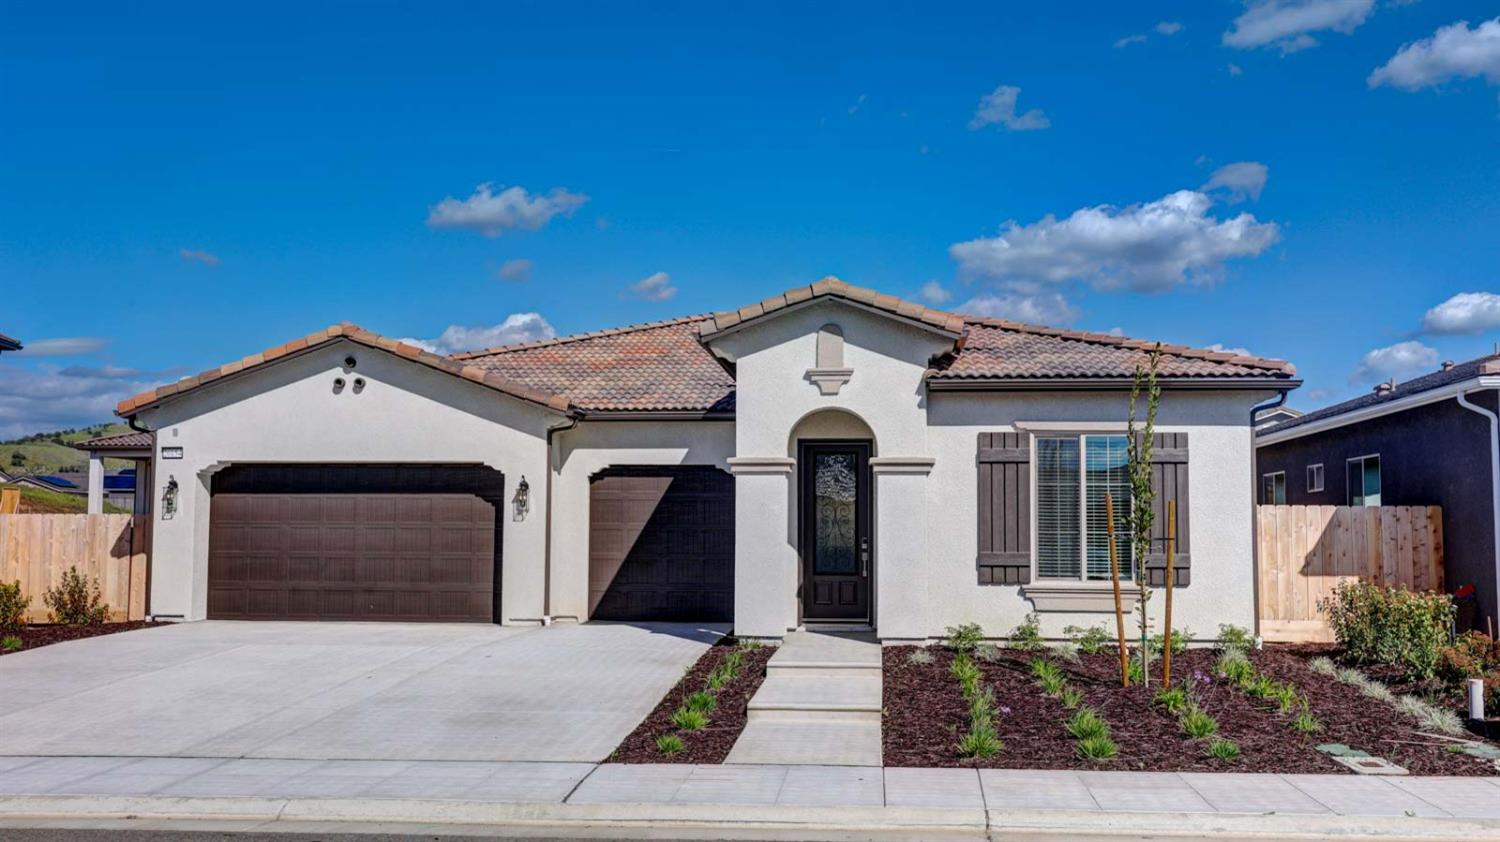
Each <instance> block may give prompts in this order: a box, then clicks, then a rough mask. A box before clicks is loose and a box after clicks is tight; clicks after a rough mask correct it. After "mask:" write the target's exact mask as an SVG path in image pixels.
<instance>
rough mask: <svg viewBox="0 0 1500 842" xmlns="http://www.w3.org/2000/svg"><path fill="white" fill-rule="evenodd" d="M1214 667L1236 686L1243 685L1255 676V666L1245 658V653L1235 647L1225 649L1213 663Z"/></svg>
mask: <svg viewBox="0 0 1500 842" xmlns="http://www.w3.org/2000/svg"><path fill="white" fill-rule="evenodd" d="M1214 669H1215V670H1217V671H1218V673H1219V675H1222V676H1224V679H1225V680H1226V681H1228V682H1229V683H1231V684H1234V685H1236V686H1238V687H1244V686H1245V685H1247V684H1249V683H1250V681H1251V680H1252V679H1254V678H1255V667H1253V666H1251V665H1250V661H1249V660H1248V659H1247V658H1245V654H1244V653H1243V652H1240V651H1239V650H1236V649H1229V650H1225V652H1224V654H1223V655H1220V656H1219V660H1218V661H1216V662H1215V663H1214Z"/></svg>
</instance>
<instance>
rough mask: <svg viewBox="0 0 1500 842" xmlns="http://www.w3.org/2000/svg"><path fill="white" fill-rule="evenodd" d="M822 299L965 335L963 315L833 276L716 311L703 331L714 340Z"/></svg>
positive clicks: (707, 339) (949, 334) (708, 339)
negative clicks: (734, 307)
mask: <svg viewBox="0 0 1500 842" xmlns="http://www.w3.org/2000/svg"><path fill="white" fill-rule="evenodd" d="M821 300H833V301H839V302H843V303H845V304H850V305H853V306H855V307H859V308H861V309H864V310H867V311H869V312H872V313H875V314H876V315H879V316H885V317H886V318H891V319H897V320H899V321H903V322H906V323H907V324H911V325H914V326H916V327H919V328H922V329H924V330H928V331H932V332H935V333H939V334H942V335H944V336H947V337H950V338H952V339H957V338H958V337H959V336H961V335H963V331H964V319H963V316H959V315H955V314H953V313H947V312H944V311H942V310H934V309H932V308H931V307H924V306H922V305H921V304H917V303H915V302H911V301H905V300H902V299H900V298H897V297H896V296H894V295H884V294H882V293H878V292H876V291H875V290H872V289H865V288H864V287H857V286H853V285H851V284H847V283H844V282H843V281H841V280H839V279H838V278H835V277H832V276H829V277H826V278H823V279H822V280H820V281H816V282H814V283H812V284H809V285H807V286H800V287H793V288H792V289H789V290H787V291H786V292H783V293H781V294H780V295H773V296H771V297H770V298H767V299H765V300H763V301H760V302H757V303H755V304H751V305H749V306H747V307H741V308H739V309H738V310H726V311H723V312H719V313H714V314H713V317H712V320H711V321H710V322H709V323H707V324H705V325H704V326H703V328H701V330H700V331H699V333H700V335H701V336H702V338H703V341H705V342H712V341H714V340H715V339H717V338H718V337H720V336H722V335H724V334H725V333H728V332H730V331H736V330H740V329H742V328H744V327H746V326H748V325H751V324H754V323H756V322H760V321H762V320H765V319H771V318H776V317H778V316H781V315H785V314H786V313H789V312H792V311H794V310H798V309H801V308H803V307H805V306H807V305H809V304H812V303H814V302H816V301H821Z"/></svg>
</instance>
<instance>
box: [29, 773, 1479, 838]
mask: <svg viewBox="0 0 1500 842" xmlns="http://www.w3.org/2000/svg"><path fill="white" fill-rule="evenodd" d="M123 816H145V817H157V818H163V817H190V818H197V819H226V820H257V821H261V820H270V819H278V820H281V819H297V820H303V821H339V822H350V821H356V822H357V821H369V822H427V823H430V822H457V823H476V824H492V825H506V826H516V825H521V826H529V827H533V828H536V827H543V826H545V827H549V828H559V827H568V826H570V825H574V824H581V825H588V826H590V827H599V826H619V827H636V828H641V827H645V826H647V825H649V826H651V827H654V828H660V827H664V826H671V827H678V828H681V827H698V828H706V827H715V828H728V829H737V830H739V831H745V830H749V829H754V828H767V829H780V830H783V831H785V830H787V829H789V828H797V829H799V833H800V834H801V835H799V836H798V837H797V838H817V837H820V836H822V835H824V834H825V833H826V834H830V835H832V834H834V832H835V831H837V832H838V833H843V834H847V833H848V832H849V831H851V830H872V829H873V830H904V831H907V832H911V831H915V830H917V829H924V828H925V829H929V830H933V831H935V832H936V831H942V832H949V831H953V832H974V833H977V834H985V833H990V834H993V833H994V832H995V831H996V830H999V829H1008V830H1013V831H1014V830H1024V829H1027V828H1031V829H1037V830H1041V829H1046V830H1048V831H1050V832H1059V831H1063V830H1067V829H1069V828H1072V829H1076V830H1077V831H1079V832H1080V834H1081V833H1083V832H1085V831H1086V832H1087V834H1088V835H1100V834H1103V835H1109V834H1110V833H1112V832H1114V831H1118V832H1120V833H1128V834H1133V835H1139V834H1142V833H1148V832H1164V831H1166V830H1174V831H1183V830H1195V829H1196V831H1197V832H1201V833H1203V834H1205V835H1211V833H1217V832H1220V831H1224V832H1229V831H1234V832H1235V833H1239V834H1241V835H1243V834H1256V833H1258V834H1271V835H1273V836H1274V837H1275V838H1296V837H1306V836H1308V835H1310V834H1321V833H1339V834H1348V833H1363V834H1367V835H1373V836H1397V837H1401V838H1424V839H1425V838H1432V839H1439V838H1465V839H1476V838H1486V839H1500V779H1494V778H1420V777H1406V778H1380V777H1362V776H1354V775H1257V774H1161V773H1137V772H1047V771H1018V770H989V769H986V770H982V771H976V770H972V769H895V768H885V769H882V768H878V767H876V768H858V767H847V766H776V765H744V766H734V765H724V766H691V765H644V766H642V765H601V766H596V765H592V764H583V763H480V762H470V763H465V762H431V761H425V762H424V761H321V762H320V761H307V760H280V759H276V760H272V759H236V760H222V759H206V758H119V757H50V758H49V757H8V758H0V820H4V821H6V822H8V823H15V822H16V821H17V820H18V819H21V818H24V817H34V818H37V819H42V818H47V817H51V818H57V817H72V818H92V819H100V818H108V817H123Z"/></svg>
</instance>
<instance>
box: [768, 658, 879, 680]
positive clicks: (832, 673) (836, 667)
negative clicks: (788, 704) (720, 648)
mask: <svg viewBox="0 0 1500 842" xmlns="http://www.w3.org/2000/svg"><path fill="white" fill-rule="evenodd" d="M766 677H767V678H773V677H783V678H811V677H817V678H876V679H878V678H880V665H879V664H875V665H873V666H871V665H869V664H858V663H851V662H849V661H782V662H780V663H777V662H776V659H775V658H774V657H773V658H772V659H771V660H770V661H769V662H767V663H766Z"/></svg>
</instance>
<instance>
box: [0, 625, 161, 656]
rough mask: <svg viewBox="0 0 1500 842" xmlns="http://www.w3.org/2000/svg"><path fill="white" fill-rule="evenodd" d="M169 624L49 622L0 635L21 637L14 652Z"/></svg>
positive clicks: (8, 653)
mask: <svg viewBox="0 0 1500 842" xmlns="http://www.w3.org/2000/svg"><path fill="white" fill-rule="evenodd" d="M165 625H170V624H169V623H153V622H149V621H146V620H136V621H134V622H130V623H101V624H99V625H97V626H60V625H53V624H51V623H39V624H37V625H31V626H25V627H23V628H22V629H21V630H20V631H19V632H8V633H7V634H4V635H0V637H10V636H12V635H14V636H15V637H19V638H21V648H20V649H17V650H16V652H25V651H26V650H28V649H35V648H37V647H38V646H47V645H49V644H53V643H64V642H66V641H69V640H82V639H83V638H85V637H99V636H100V635H105V634H118V633H120V632H128V631H135V630H136V629H149V628H154V627H156V626H165ZM11 654H15V653H14V652H0V655H11Z"/></svg>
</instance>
